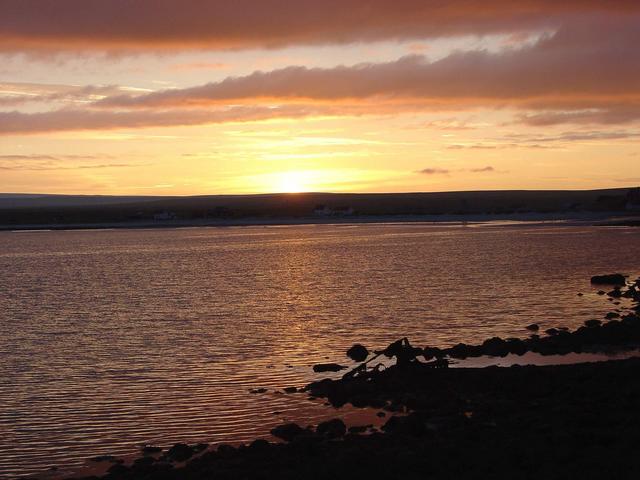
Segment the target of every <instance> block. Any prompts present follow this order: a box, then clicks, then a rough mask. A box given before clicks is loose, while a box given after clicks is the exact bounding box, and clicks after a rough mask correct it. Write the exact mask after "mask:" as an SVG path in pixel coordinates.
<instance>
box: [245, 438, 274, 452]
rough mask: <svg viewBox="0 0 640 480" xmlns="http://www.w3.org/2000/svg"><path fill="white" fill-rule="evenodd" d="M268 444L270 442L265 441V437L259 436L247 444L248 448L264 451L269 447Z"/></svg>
mask: <svg viewBox="0 0 640 480" xmlns="http://www.w3.org/2000/svg"><path fill="white" fill-rule="evenodd" d="M269 445H271V444H270V443H269V442H267V441H266V440H265V439H263V438H259V439H257V440H254V441H253V442H251V443H250V444H249V449H251V450H254V451H264V450H266V449H268V448H269Z"/></svg>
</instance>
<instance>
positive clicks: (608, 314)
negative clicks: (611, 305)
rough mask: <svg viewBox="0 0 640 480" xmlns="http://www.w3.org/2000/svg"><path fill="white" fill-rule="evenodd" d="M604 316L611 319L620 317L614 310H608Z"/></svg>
mask: <svg viewBox="0 0 640 480" xmlns="http://www.w3.org/2000/svg"><path fill="white" fill-rule="evenodd" d="M604 318H606V319H607V320H612V319H614V318H620V314H619V313H616V312H609V313H607V314H606V315H605V316H604Z"/></svg>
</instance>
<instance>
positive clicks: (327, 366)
mask: <svg viewBox="0 0 640 480" xmlns="http://www.w3.org/2000/svg"><path fill="white" fill-rule="evenodd" d="M345 368H347V367H345V366H344V365H339V364H337V363H318V364H316V365H314V366H313V371H314V372H316V373H320V372H339V371H340V370H344V369H345Z"/></svg>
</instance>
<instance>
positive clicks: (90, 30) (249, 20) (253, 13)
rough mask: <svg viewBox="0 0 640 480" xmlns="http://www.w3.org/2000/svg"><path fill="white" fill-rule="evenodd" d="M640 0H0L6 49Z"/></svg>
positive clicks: (211, 36) (629, 6)
mask: <svg viewBox="0 0 640 480" xmlns="http://www.w3.org/2000/svg"><path fill="white" fill-rule="evenodd" d="M638 11H640V4H639V3H638V2H637V0H613V1H612V0H563V1H558V0H518V1H513V0H483V1H482V2H478V1H471V0H449V1H442V0H395V1H393V2H390V1H388V0H366V1H362V0H323V1H317V0H296V1H295V2H291V1H287V0H259V1H256V0H234V1H233V2H231V1H228V0H135V1H130V0H108V1H105V0H0V12H2V14H1V15H0V50H6V51H7V50H9V51H10V50H14V51H25V50H30V49H48V50H51V49H58V50H85V49H138V50H139V49H153V50H158V49H183V48H209V49H212V48H215V49H220V48H223V49H229V48H272V47H283V46H290V45H301V44H305V45H312V44H344V43H351V42H369V41H375V40H401V39H415V38H427V37H436V36H451V35H469V34H479V35H482V34H487V33H495V32H515V31H521V30H523V29H532V28H539V27H540V26H552V27H554V26H557V25H559V24H560V23H562V22H563V21H564V19H566V17H568V16H572V15H581V16H584V15H594V16H603V15H607V14H612V13H613V14H620V13H622V14H628V13H633V12H638Z"/></svg>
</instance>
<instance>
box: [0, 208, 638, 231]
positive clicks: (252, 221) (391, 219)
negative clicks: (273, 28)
mask: <svg viewBox="0 0 640 480" xmlns="http://www.w3.org/2000/svg"><path fill="white" fill-rule="evenodd" d="M491 222H496V223H498V222H514V223H520V222H522V223H547V222H549V223H562V224H565V225H585V224H586V225H600V226H640V216H638V215H636V216H630V215H622V214H620V213H615V212H609V213H593V212H585V213H575V212H566V213H526V214H502V215H500V214H493V215H491V214H470V215H366V216H344V217H326V218H322V217H297V218H296V217H276V218H240V219H235V220H234V219H224V220H211V219H197V220H165V221H158V220H148V221H131V222H96V223H38V224H14V225H0V231H15V232H27V231H42V230H112V229H155V228H157V229H175V228H198V227H260V226H264V227H267V226H296V225H300V226H303V225H348V224H376V223H428V224H433V225H445V224H459V225H465V224H482V223H491Z"/></svg>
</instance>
